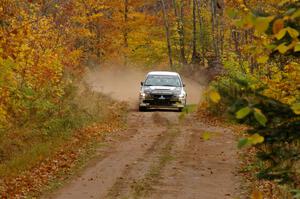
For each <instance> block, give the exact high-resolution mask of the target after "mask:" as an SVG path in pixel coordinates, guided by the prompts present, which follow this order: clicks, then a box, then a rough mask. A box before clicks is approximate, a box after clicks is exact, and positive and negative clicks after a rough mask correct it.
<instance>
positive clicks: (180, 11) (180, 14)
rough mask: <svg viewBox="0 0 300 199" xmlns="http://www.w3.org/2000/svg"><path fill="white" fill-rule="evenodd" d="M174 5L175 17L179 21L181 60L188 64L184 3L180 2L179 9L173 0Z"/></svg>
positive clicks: (182, 62)
mask: <svg viewBox="0 0 300 199" xmlns="http://www.w3.org/2000/svg"><path fill="white" fill-rule="evenodd" d="M173 6H174V11H175V17H176V21H177V33H178V35H179V48H180V62H181V64H186V63H187V61H186V57H185V41H184V26H183V17H184V13H183V5H182V0H180V3H179V9H178V7H177V3H176V0H173Z"/></svg>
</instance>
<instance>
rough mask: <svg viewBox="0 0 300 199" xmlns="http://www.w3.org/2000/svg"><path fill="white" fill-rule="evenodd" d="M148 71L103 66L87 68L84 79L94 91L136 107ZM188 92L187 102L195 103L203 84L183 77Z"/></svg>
mask: <svg viewBox="0 0 300 199" xmlns="http://www.w3.org/2000/svg"><path fill="white" fill-rule="evenodd" d="M148 72H150V70H149V71H141V70H139V69H136V68H124V67H122V68H118V67H105V68H98V69H94V70H89V71H88V72H87V75H86V77H85V81H86V82H87V83H88V85H89V86H90V87H91V89H92V90H93V91H95V92H101V93H103V94H106V95H108V96H110V97H111V98H113V99H115V100H119V101H125V102H128V103H129V105H130V106H131V108H137V106H138V97H139V89H140V85H141V84H140V82H141V81H144V79H145V76H146V74H147V73H148ZM183 82H184V83H185V85H186V91H187V94H188V104H197V103H199V101H200V100H201V96H202V92H203V86H201V85H200V84H199V83H197V82H196V81H194V80H191V79H188V78H187V77H183Z"/></svg>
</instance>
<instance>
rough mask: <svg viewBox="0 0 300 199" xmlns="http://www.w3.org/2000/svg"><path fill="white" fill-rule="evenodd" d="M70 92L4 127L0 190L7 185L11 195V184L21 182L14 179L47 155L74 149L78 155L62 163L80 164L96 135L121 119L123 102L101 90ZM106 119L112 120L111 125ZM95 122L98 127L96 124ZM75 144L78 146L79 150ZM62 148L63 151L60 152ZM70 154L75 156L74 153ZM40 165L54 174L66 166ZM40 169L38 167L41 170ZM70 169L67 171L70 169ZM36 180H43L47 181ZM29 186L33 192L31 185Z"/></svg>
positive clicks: (0, 147)
mask: <svg viewBox="0 0 300 199" xmlns="http://www.w3.org/2000/svg"><path fill="white" fill-rule="evenodd" d="M70 93H71V94H70V95H69V96H67V97H66V99H65V100H64V102H63V103H62V104H59V105H58V107H55V111H52V112H51V114H45V115H43V116H41V115H39V117H36V118H31V119H30V121H28V122H27V123H25V124H22V125H19V126H15V127H14V128H11V129H6V130H5V131H2V132H1V133H0V179H2V180H0V193H1V194H2V191H5V192H8V189H9V192H10V193H4V194H9V196H10V197H13V194H14V191H16V190H13V188H11V187H14V186H15V188H16V189H17V188H18V186H21V185H16V184H14V183H20V184H22V182H19V181H21V180H20V179H22V178H23V177H24V175H30V173H31V172H30V171H33V172H32V175H36V174H38V173H36V172H37V171H36V168H39V167H41V165H43V164H47V163H49V162H50V161H51V158H68V157H67V152H68V151H69V152H71V153H74V151H78V152H76V153H77V154H75V155H76V158H78V159H77V160H76V161H75V162H74V165H73V162H71V163H72V164H71V163H70V165H66V167H68V168H71V167H74V168H75V170H76V168H80V167H82V166H83V165H84V163H85V160H86V159H87V158H90V157H91V154H92V153H93V149H94V148H95V147H96V145H97V144H98V141H99V140H100V138H101V137H103V136H105V134H106V133H107V132H112V131H113V130H114V129H112V128H118V127H119V126H118V124H117V123H118V122H120V123H122V121H123V120H124V118H125V113H126V108H125V106H124V105H123V104H120V103H117V102H114V101H113V100H111V99H110V98H108V97H106V96H104V95H102V94H99V93H94V92H92V91H90V89H88V88H86V87H82V88H80V89H79V90H72V91H70ZM109 122H113V123H114V124H112V125H111V124H110V123H109ZM98 124H99V125H100V127H98V126H97V125H98ZM96 137H98V138H96ZM78 148H79V149H80V148H82V151H80V150H79V149H78ZM64 150H65V152H63V151H64ZM63 153H66V154H63ZM75 155H73V156H75ZM71 158H74V159H75V157H71ZM55 161H56V160H55ZM54 166H55V167H56V166H57V165H54ZM42 169H44V170H45V169H49V171H50V170H51V169H52V170H53V171H52V172H53V173H52V174H54V173H55V172H56V173H55V175H57V176H60V175H61V176H63V175H65V174H66V170H62V172H61V174H59V172H60V170H59V169H57V168H54V169H53V168H47V167H46V166H45V168H42ZM44 170H42V171H43V172H44ZM54 170H55V172H54ZM56 170H57V171H56ZM71 170H72V169H71ZM71 170H68V172H69V173H70V172H72V171H71ZM43 174H44V173H43ZM57 176H56V177H57ZM16 179H18V180H16ZM49 179H52V177H49ZM53 179H54V180H53V182H51V183H50V184H52V185H49V187H52V188H54V187H57V186H59V182H58V181H57V182H55V177H53ZM37 183H46V184H47V183H49V181H47V182H46V181H43V182H37ZM23 184H26V183H25V182H24V183H23ZM29 186H34V185H29ZM38 186H42V185H38ZM52 188H51V189H52ZM28 190H29V191H28V193H26V194H30V192H31V189H30V188H28ZM32 190H33V192H34V188H33V189H32ZM16 192H18V191H16ZM20 192H21V190H20ZM1 194H0V197H1ZM16 194H19V193H16ZM22 194H23V193H22ZM2 196H3V195H2ZM3 197H4V196H3Z"/></svg>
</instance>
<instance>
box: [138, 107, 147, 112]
mask: <svg viewBox="0 0 300 199" xmlns="http://www.w3.org/2000/svg"><path fill="white" fill-rule="evenodd" d="M146 110H147V108H146V107H143V106H139V111H140V112H145V111H146Z"/></svg>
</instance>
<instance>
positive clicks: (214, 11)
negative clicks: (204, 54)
mask: <svg viewBox="0 0 300 199" xmlns="http://www.w3.org/2000/svg"><path fill="white" fill-rule="evenodd" d="M210 7H211V27H212V45H213V50H214V56H215V57H216V58H217V59H218V58H219V52H218V38H217V37H218V34H217V33H218V19H217V5H216V0H211V6H210Z"/></svg>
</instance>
